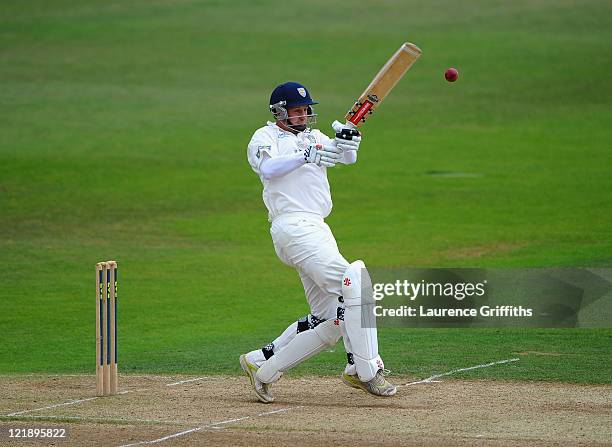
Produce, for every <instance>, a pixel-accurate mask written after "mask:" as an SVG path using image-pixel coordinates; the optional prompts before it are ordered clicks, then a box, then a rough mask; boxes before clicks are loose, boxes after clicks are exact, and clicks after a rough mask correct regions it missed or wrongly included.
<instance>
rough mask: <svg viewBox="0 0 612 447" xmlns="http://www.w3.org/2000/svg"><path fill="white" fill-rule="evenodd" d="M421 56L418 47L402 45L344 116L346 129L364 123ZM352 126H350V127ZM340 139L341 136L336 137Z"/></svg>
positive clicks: (409, 44)
mask: <svg viewBox="0 0 612 447" xmlns="http://www.w3.org/2000/svg"><path fill="white" fill-rule="evenodd" d="M420 55H421V50H420V49H419V47H417V46H416V45H414V44H412V43H404V44H402V46H401V47H400V48H399V50H397V51H396V52H395V54H393V56H391V58H390V59H389V60H388V61H387V62H386V63H385V65H383V67H382V68H381V69H380V71H379V72H378V73H377V74H376V76H374V79H372V82H370V85H368V87H367V88H366V89H365V91H364V92H363V93H362V94H361V96H360V97H359V99H358V100H357V102H355V104H354V105H353V107H351V109H350V110H349V111H348V113H347V114H346V116H345V119H346V123H347V125H348V126H347V127H353V129H355V130H356V128H357V127H359V126H361V125H362V124H363V123H365V121H366V118H367V117H368V116H369V115H371V114H372V112H374V110H376V108H378V106H380V104H381V103H382V102H383V100H384V99H385V98H386V97H387V95H388V94H389V92H390V91H391V90H392V89H393V87H395V84H397V83H398V82H399V80H400V79H402V76H404V73H406V72H407V71H408V69H409V68H410V67H411V66H412V64H414V62H415V61H416V60H417V59H418V58H419V56H420ZM351 124H352V126H351ZM338 136H339V137H341V135H338Z"/></svg>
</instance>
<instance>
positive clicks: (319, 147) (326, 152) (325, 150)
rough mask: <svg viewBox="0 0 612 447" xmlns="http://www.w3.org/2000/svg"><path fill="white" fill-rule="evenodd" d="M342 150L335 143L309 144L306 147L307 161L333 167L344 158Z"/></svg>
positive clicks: (305, 155) (305, 157) (305, 156)
mask: <svg viewBox="0 0 612 447" xmlns="http://www.w3.org/2000/svg"><path fill="white" fill-rule="evenodd" d="M341 154H342V150H341V149H339V148H337V147H336V146H334V145H323V144H309V145H308V146H307V147H306V149H304V160H306V163H314V164H316V165H317V166H325V167H326V168H333V167H334V166H336V163H338V162H339V161H340V159H341V158H342V155H341Z"/></svg>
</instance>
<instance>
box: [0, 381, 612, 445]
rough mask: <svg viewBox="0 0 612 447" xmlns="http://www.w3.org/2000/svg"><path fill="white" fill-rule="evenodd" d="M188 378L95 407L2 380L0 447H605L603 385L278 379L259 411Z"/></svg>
mask: <svg viewBox="0 0 612 447" xmlns="http://www.w3.org/2000/svg"><path fill="white" fill-rule="evenodd" d="M194 379H196V378H195V377H184V376H183V377H178V376H123V377H121V378H120V385H121V389H122V391H123V394H120V395H117V396H113V397H105V398H95V396H94V392H93V391H94V377H93V376H31V375H28V376H3V377H0V414H2V418H1V419H0V429H1V436H2V437H0V445H18V446H26V445H35V446H40V445H57V446H68V445H79V446H82V445H111V446H121V445H126V444H136V445H160V446H164V445H180V446H186V445H189V446H191V445H207V446H209V445H232V446H249V447H253V446H269V445H273V446H275V447H279V446H292V447H293V446H295V445H326V446H328V445H330V444H332V445H347V446H349V445H350V446H354V445H379V446H381V445H382V446H397V445H431V446H434V445H436V446H437V445H499V446H505V445H568V444H578V445H610V444H612V387H611V386H607V385H605V386H601V385H600V386H590V385H589V386H587V385H568V384H558V383H541V382H531V383H524V382H488V381H456V380H445V381H442V382H434V383H422V384H415V385H410V386H405V387H401V388H400V389H399V391H398V395H397V396H395V397H393V398H388V399H384V398H373V397H370V396H368V395H366V394H365V393H363V392H361V391H358V390H353V389H350V388H348V387H346V386H345V385H343V384H342V383H341V382H340V380H339V379H335V378H318V377H309V378H290V377H284V378H283V379H282V380H281V381H280V382H279V383H278V384H277V385H276V386H275V387H274V391H275V395H276V399H277V400H276V402H275V403H274V404H270V405H264V404H260V403H258V402H257V401H256V400H255V398H254V395H253V394H252V392H251V390H250V388H249V387H248V386H247V379H246V377H203V378H198V379H196V380H194ZM185 380H187V381H186V382H183V383H177V382H179V381H185ZM393 380H394V382H396V383H406V382H407V381H408V380H407V379H404V380H402V378H398V377H394V378H393ZM75 400H78V401H76V402H75ZM58 404H61V405H58ZM9 427H13V428H14V427H67V429H68V439H67V440H54V441H32V442H30V441H25V440H19V441H17V440H10V439H9V438H8V437H7V436H8V428H9ZM164 437H169V438H167V439H165V440H161V438H164Z"/></svg>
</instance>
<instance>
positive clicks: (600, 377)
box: [0, 0, 612, 383]
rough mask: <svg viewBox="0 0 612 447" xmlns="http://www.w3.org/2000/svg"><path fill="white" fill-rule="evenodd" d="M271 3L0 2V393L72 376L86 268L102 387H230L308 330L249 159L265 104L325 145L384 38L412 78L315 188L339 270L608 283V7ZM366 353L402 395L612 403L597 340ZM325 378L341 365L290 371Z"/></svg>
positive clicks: (487, 341) (611, 91)
mask: <svg viewBox="0 0 612 447" xmlns="http://www.w3.org/2000/svg"><path fill="white" fill-rule="evenodd" d="M291 3H292V4H291V5H289V4H286V3H284V4H283V3H279V2H273V1H232V2H221V1H206V2H196V1H180V0H179V1H173V2H166V1H130V2H121V1H86V2H80V1H60V0H58V1H53V2H47V1H30V2H26V3H24V2H17V1H4V2H3V4H2V8H1V9H0V116H1V119H0V236H1V237H0V334H1V340H0V373H4V374H8V373H26V372H52V373H69V372H93V365H94V364H93V362H94V354H93V352H94V335H93V330H94V315H95V314H94V287H93V286H94V264H95V262H97V261H100V260H104V259H108V258H113V259H117V260H118V261H119V266H120V275H121V276H120V279H121V282H120V289H119V291H120V297H121V298H120V299H121V303H120V306H121V308H120V316H119V318H120V341H119V352H120V365H119V366H120V370H121V371H122V372H182V373H195V374H199V373H202V374H208V373H230V374H234V373H236V374H237V373H239V367H238V364H237V357H238V355H239V354H240V353H242V352H245V351H247V350H249V349H251V348H253V347H256V346H258V345H262V344H264V343H266V342H268V341H269V340H270V339H271V338H273V337H275V336H276V335H277V334H278V333H279V332H280V331H281V330H283V329H284V328H285V327H286V325H287V324H288V323H289V322H291V321H292V320H294V319H295V318H297V317H298V316H300V315H303V314H305V313H307V307H306V303H305V300H304V299H303V296H302V291H301V286H300V283H299V280H298V277H297V275H296V274H295V273H294V272H293V271H292V270H290V269H288V268H286V267H284V266H283V265H282V264H281V263H280V261H278V260H277V259H276V257H275V254H274V251H273V248H272V245H271V241H270V238H269V235H268V223H267V220H266V212H265V208H264V206H263V203H262V201H261V185H260V182H259V180H258V178H257V177H256V176H255V175H254V174H253V173H252V172H251V170H250V168H249V166H248V164H247V161H246V151H245V147H246V144H247V142H248V141H249V138H250V136H251V134H252V132H253V131H254V130H255V129H256V128H258V127H260V126H261V125H263V124H264V123H265V121H266V120H267V119H268V118H269V116H268V113H267V111H266V109H267V99H268V96H269V93H270V91H271V89H272V88H273V87H274V86H275V85H276V84H278V83H280V82H282V81H285V80H298V81H301V82H303V83H305V84H306V85H308V86H309V88H310V89H311V92H312V94H313V96H314V97H315V98H316V99H317V100H318V101H320V103H321V104H320V105H319V106H318V108H317V111H318V112H319V127H320V128H321V129H322V130H324V131H329V123H331V121H332V120H333V119H337V118H341V117H342V116H343V113H344V112H345V111H346V109H347V108H348V106H349V104H350V102H351V101H352V100H354V99H355V98H356V95H358V94H359V93H360V92H361V91H362V90H363V88H364V87H365V85H366V84H367V82H369V80H370V79H371V78H372V76H373V75H374V74H375V73H376V71H377V70H378V69H379V68H380V66H381V64H382V63H383V62H384V61H385V60H386V59H387V58H388V57H389V55H390V54H391V53H392V52H393V51H394V50H395V49H396V48H397V47H398V46H399V44H400V43H401V42H403V41H405V40H409V41H413V42H414V43H416V44H418V45H419V46H420V47H421V48H422V50H423V53H424V55H423V57H422V58H421V60H419V61H418V62H417V63H416V65H415V66H414V67H413V69H412V70H411V71H410V72H409V73H408V75H407V76H406V78H404V80H403V81H402V82H401V83H400V84H398V86H397V87H396V90H394V92H393V93H392V94H391V95H390V96H389V98H388V99H387V101H386V102H385V103H384V105H383V106H382V107H381V109H380V111H379V112H377V116H375V117H373V119H372V120H371V121H369V122H368V124H367V126H366V127H365V128H364V138H363V144H362V149H361V151H360V156H359V162H358V164H357V165H355V166H352V167H345V168H341V169H335V170H334V171H332V172H330V173H329V177H330V181H331V184H332V189H333V192H334V201H335V207H334V212H333V214H332V215H331V217H330V218H329V219H328V222H329V224H330V225H331V227H332V229H333V230H334V232H335V235H336V238H337V239H338V243H339V245H340V248H341V250H342V252H343V253H344V255H345V257H347V258H348V259H350V260H354V259H357V258H362V259H364V260H365V261H366V262H367V263H368V265H370V266H372V267H376V268H384V267H394V268H398V267H408V266H414V267H428V266H456V267H467V266H469V267H523V266H525V267H526V266H592V267H611V266H612V225H611V223H612V195H611V194H610V191H612V175H611V171H610V168H611V166H612V155H611V153H610V148H612V132H611V130H610V123H612V107H611V105H612V81H611V79H612V78H611V76H610V73H612V59H611V58H610V57H609V56H610V42H611V41H612V4H611V3H610V2H609V1H586V2H582V3H581V5H580V6H577V5H576V4H575V2H573V1H564V0H560V1H559V0H555V1H553V0H550V1H533V0H530V1H526V0H520V1H515V2H507V1H488V0H487V1H484V0H482V1H469V2H467V1H466V2H456V1H434V2H403V1H383V2H356V3H351V4H350V5H349V4H347V3H337V4H333V3H331V2H327V1H319V0H315V1H309V2H295V3H293V2H291ZM449 66H455V67H457V68H458V69H459V72H460V78H459V81H458V82H456V83H455V84H449V83H446V82H445V81H444V79H443V72H444V69H445V68H447V67H449ZM431 171H450V172H463V173H468V174H474V175H473V176H467V177H452V176H431V175H427V173H428V172H431ZM380 339H381V350H382V353H383V355H384V356H385V359H386V363H387V366H388V367H389V368H391V369H392V370H393V371H394V372H397V373H405V374H413V375H415V376H416V377H427V376H429V375H431V374H433V373H436V372H444V371H448V370H450V369H453V368H459V367H464V366H469V365H474V364H478V363H486V362H489V361H493V360H498V359H506V358H511V357H516V356H518V357H520V358H521V361H520V362H516V363H513V364H511V365H506V366H503V367H497V368H487V369H483V370H477V371H473V372H470V373H466V374H465V375H464V377H486V378H500V379H502V378H503V379H527V380H530V379H544V380H562V381H570V382H592V383H610V382H611V381H612V378H611V375H610V371H611V370H612V362H611V358H612V356H611V355H610V354H611V348H610V347H611V346H612V330H608V329H601V330H585V329H583V330H562V329H559V330H433V329H430V330H412V331H409V330H381V333H380ZM525 352H538V353H546V354H547V355H541V354H529V355H522V354H520V353H525ZM550 354H553V355H550ZM343 362H344V360H343V352H342V348H341V344H339V345H338V346H337V348H336V350H335V352H329V353H323V354H322V355H321V356H319V357H317V358H316V359H313V360H312V361H310V362H308V363H307V364H305V365H304V366H301V367H300V368H299V370H298V372H299V373H321V374H335V373H337V372H338V371H339V370H340V369H341V367H342V365H343Z"/></svg>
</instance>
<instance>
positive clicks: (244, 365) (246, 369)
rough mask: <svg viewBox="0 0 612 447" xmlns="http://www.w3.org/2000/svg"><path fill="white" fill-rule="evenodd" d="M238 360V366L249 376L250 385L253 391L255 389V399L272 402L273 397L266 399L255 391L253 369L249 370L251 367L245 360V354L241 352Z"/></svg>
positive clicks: (266, 402) (267, 402) (265, 402)
mask: <svg viewBox="0 0 612 447" xmlns="http://www.w3.org/2000/svg"><path fill="white" fill-rule="evenodd" d="M239 360H240V367H241V368H242V370H243V371H244V373H245V374H246V375H247V377H248V378H249V381H250V382H251V387H253V391H255V395H256V396H257V399H259V401H260V402H263V403H264V404H269V403H272V402H274V399H272V400H269V399H266V398H265V397H263V396H262V395H260V394H259V393H258V392H257V388H255V377H253V371H252V370H251V368H249V364H248V362H247V359H246V356H245V355H244V354H242V355H241V356H240V359H239Z"/></svg>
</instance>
